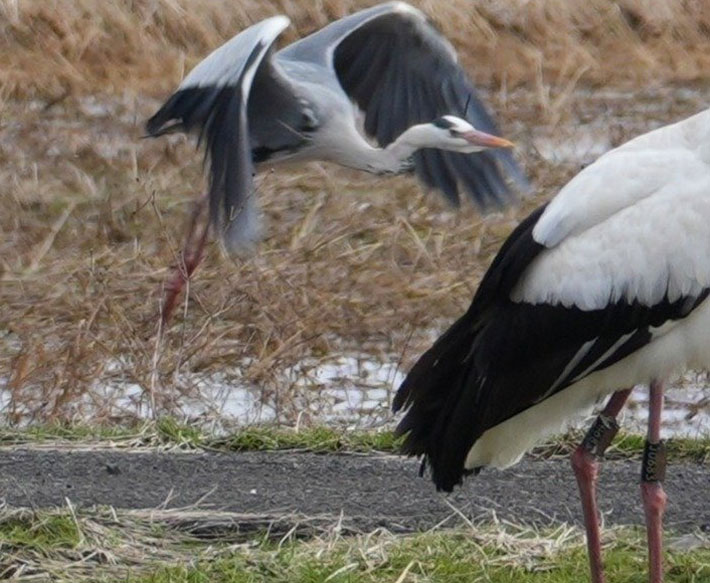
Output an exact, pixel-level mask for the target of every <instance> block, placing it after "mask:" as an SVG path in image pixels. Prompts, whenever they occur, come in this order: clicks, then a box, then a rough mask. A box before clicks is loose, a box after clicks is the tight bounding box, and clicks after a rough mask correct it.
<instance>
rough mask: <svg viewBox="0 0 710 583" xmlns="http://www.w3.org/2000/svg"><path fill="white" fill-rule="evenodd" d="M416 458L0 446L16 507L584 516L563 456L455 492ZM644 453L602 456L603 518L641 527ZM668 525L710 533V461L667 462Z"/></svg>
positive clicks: (419, 522) (308, 520) (4, 492)
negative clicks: (436, 482) (437, 483)
mask: <svg viewBox="0 0 710 583" xmlns="http://www.w3.org/2000/svg"><path fill="white" fill-rule="evenodd" d="M418 470H419V465H418V463H417V461H416V460H412V459H406V458H402V457H397V456H391V455H355V454H350V455H348V454H315V453H305V452H244V453H173V452H154V451H149V452H146V451H144V450H143V451H138V452H134V451H120V450H80V449H79V450H38V449H5V450H1V451H0V499H4V501H5V503H6V504H7V505H9V506H13V507H14V506H25V507H27V506H29V507H38V508H42V507H53V506H65V505H66V503H67V500H69V501H71V503H73V504H74V505H76V506H92V505H111V506H114V507H116V508H128V509H154V508H164V509H170V508H186V507H193V508H200V509H203V510H213V511H215V512H216V511H230V512H233V513H239V514H241V515H243V516H244V525H243V526H244V530H248V527H249V526H250V525H251V527H255V526H256V527H259V526H260V525H263V524H265V523H268V524H274V523H276V522H279V523H281V526H282V527H283V528H288V527H289V525H290V524H292V523H293V524H297V523H300V524H311V525H318V526H319V527H327V526H328V525H335V524H337V525H339V527H340V528H342V529H344V530H346V531H356V532H362V531H370V530H373V529H375V528H378V527H384V528H387V529H389V530H391V531H394V532H412V531H417V530H425V529H429V528H432V527H435V526H437V525H439V524H443V525H446V526H454V525H460V524H461V523H465V522H466V521H469V520H471V521H474V522H485V521H489V520H505V521H511V522H514V523H519V524H526V525H538V526H540V525H549V524H551V523H556V522H567V523H576V524H580V521H581V513H580V510H579V501H578V498H577V490H576V484H575V480H574V477H573V475H572V471H571V469H570V467H569V463H568V461H567V460H565V459H553V460H546V461H534V460H524V461H522V462H521V463H519V464H518V465H516V466H514V467H513V468H510V469H508V470H505V471H496V470H488V471H484V472H482V473H481V474H480V475H479V476H477V477H475V478H469V479H468V480H467V481H466V482H465V484H464V486H463V487H460V488H458V489H457V490H456V491H455V492H454V493H453V494H451V495H444V494H442V493H438V492H436V490H435V488H434V486H433V484H432V483H431V481H430V480H429V479H427V478H420V477H419V475H418ZM638 476H639V461H638V460H615V461H607V462H605V463H604V465H603V468H602V472H601V479H600V487H599V500H600V507H601V510H602V512H603V515H604V521H605V523H606V524H643V511H642V508H641V504H640V497H639V487H638V481H639V478H638ZM666 492H667V493H668V498H669V502H668V508H667V513H666V520H665V523H666V525H667V526H669V527H671V528H673V529H675V530H677V531H679V532H681V533H682V532H691V531H695V530H697V529H700V530H703V531H705V532H710V467H708V465H700V464H694V463H689V462H678V463H671V464H670V465H669V467H668V474H667V479H666Z"/></svg>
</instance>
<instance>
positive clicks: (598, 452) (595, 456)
mask: <svg viewBox="0 0 710 583" xmlns="http://www.w3.org/2000/svg"><path fill="white" fill-rule="evenodd" d="M630 393H631V389H625V390H623V391H617V392H616V393H614V394H613V395H612V396H611V398H610V399H609V402H608V403H607V404H606V407H604V410H603V411H602V412H601V413H600V414H599V416H598V417H597V418H596V419H595V420H594V423H593V424H592V426H591V427H590V429H589V431H588V432H587V434H586V435H585V436H584V439H583V440H582V443H581V444H580V445H579V447H577V449H576V450H575V451H574V453H573V454H572V460H571V461H572V468H573V469H574V475H575V477H576V478H577V485H578V486H579V494H580V498H581V499H582V511H583V513H584V525H585V527H586V530H587V549H588V550H589V566H590V568H591V572H592V583H603V582H604V569H603V567H602V548H601V536H600V532H599V513H598V509H597V498H596V484H597V477H598V475H599V460H600V459H601V458H602V457H603V456H604V451H605V450H606V448H607V447H609V444H611V442H612V440H613V439H614V436H615V435H616V433H617V431H619V424H618V423H617V422H616V416H617V415H618V414H619V411H621V408H622V407H623V406H624V403H626V399H628V398H629V394H630Z"/></svg>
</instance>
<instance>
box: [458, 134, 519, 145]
mask: <svg viewBox="0 0 710 583" xmlns="http://www.w3.org/2000/svg"><path fill="white" fill-rule="evenodd" d="M461 137H462V138H464V139H465V140H467V141H469V142H471V143H472V144H474V145H475V146H481V147H483V148H512V147H513V146H515V144H514V143H513V142H510V141H508V140H506V139H505V138H499V137H498V136H494V135H492V134H487V133H485V132H479V131H478V130H472V131H470V132H466V133H465V134H461Z"/></svg>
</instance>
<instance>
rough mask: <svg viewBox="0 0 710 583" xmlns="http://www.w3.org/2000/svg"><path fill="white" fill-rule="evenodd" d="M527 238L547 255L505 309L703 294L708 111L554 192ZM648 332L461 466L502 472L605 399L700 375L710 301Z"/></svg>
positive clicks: (484, 441)
mask: <svg viewBox="0 0 710 583" xmlns="http://www.w3.org/2000/svg"><path fill="white" fill-rule="evenodd" d="M533 237H534V239H535V240H537V241H538V242H539V243H541V244H543V245H545V247H547V248H548V249H546V250H545V251H543V252H542V253H540V255H539V256H538V257H537V258H536V259H535V260H534V261H533V262H532V263H531V265H530V266H529V267H528V268H527V270H526V271H525V273H524V274H523V276H522V277H521V279H520V280H519V282H518V285H517V286H516V287H515V288H514V289H513V292H512V294H511V298H512V299H513V300H514V301H516V302H529V303H533V304H539V303H551V304H554V303H561V304H564V305H566V306H571V305H574V306H577V307H579V308H582V309H585V310H591V309H603V308H604V307H605V306H606V305H608V304H609V303H610V302H614V301H617V300H619V299H620V298H626V299H628V300H634V299H636V300H638V301H639V302H640V303H642V304H644V305H654V304H655V303H657V302H659V301H660V300H661V299H662V298H664V297H668V298H669V300H671V301H674V300H677V299H678V298H680V297H682V296H686V295H689V294H697V293H699V292H700V290H702V289H704V288H707V287H710V110H708V111H704V112H702V113H699V114H697V115H695V116H693V117H691V118H688V119H686V120H684V121H681V122H679V123H676V124H674V125H671V126H666V127H662V128H660V129H658V130H655V131H652V132H650V133H648V134H645V135H642V136H640V137H638V138H636V139H634V140H631V141H630V142H628V143H626V144H624V145H622V146H621V147H619V148H617V149H615V150H612V151H610V152H608V153H607V154H605V155H603V156H602V157H601V158H599V159H598V160H597V161H596V162H595V163H594V164H592V165H590V166H588V167H587V168H585V169H584V170H583V171H582V172H581V173H580V174H578V175H577V176H576V177H575V178H574V179H573V180H571V181H570V182H569V183H568V184H567V185H566V186H565V187H564V188H563V189H562V190H561V191H560V193H559V194H558V195H557V196H556V197H555V199H554V200H553V201H552V202H551V203H550V204H549V206H548V207H547V209H546V210H545V212H544V213H543V214H542V216H541V217H540V219H539V221H538V222H537V224H536V225H535V228H534V230H533ZM652 333H653V340H652V341H651V342H650V343H649V344H647V345H646V346H644V347H643V348H641V349H639V350H638V351H636V352H634V353H632V354H631V355H629V356H627V357H626V358H623V359H622V360H620V361H618V362H616V363H615V364H613V365H611V366H610V367H608V368H604V369H601V370H597V371H595V372H592V373H591V374H589V375H588V376H584V377H583V378H581V379H580V380H579V381H577V382H575V383H573V384H572V385H570V386H569V387H567V388H565V389H564V390H563V391H561V392H559V393H556V394H554V395H552V396H550V397H549V398H545V399H543V400H541V401H540V402H539V403H538V404H536V405H534V406H533V407H530V408H529V409H526V410H525V411H523V412H522V413H520V414H518V415H516V416H514V417H512V418H510V419H508V420H506V421H504V422H503V423H501V424H499V425H496V426H495V427H493V428H491V429H488V430H487V431H486V432H485V433H484V434H483V435H482V436H481V437H480V438H479V439H478V440H477V441H476V443H475V444H474V445H473V447H472V448H471V450H470V451H469V453H468V455H467V457H466V463H465V465H466V467H467V468H475V467H480V466H493V467H498V468H504V467H507V466H510V465H512V464H514V463H515V462H517V461H518V460H519V459H520V458H521V456H522V455H523V454H524V453H525V452H526V451H527V450H529V449H530V448H531V447H533V446H534V445H535V444H536V443H537V442H539V441H540V440H541V439H542V438H543V437H545V436H548V435H551V434H553V433H558V432H559V431H561V430H563V429H564V428H565V426H566V424H567V423H568V422H569V421H570V420H571V419H574V418H575V417H576V416H579V414H581V413H585V412H588V411H589V410H590V409H591V408H592V406H593V405H594V404H595V403H597V402H598V401H599V400H600V399H601V398H602V397H604V396H605V395H608V394H610V393H612V392H614V391H616V390H618V389H620V388H624V387H630V386H633V385H636V384H648V383H650V382H651V381H652V380H653V379H668V378H669V377H672V376H673V375H674V374H676V373H679V372H682V371H683V370H685V369H687V368H705V367H709V366H710V299H706V300H704V301H703V302H702V303H701V304H700V305H699V306H698V307H697V308H696V309H695V310H693V311H692V313H690V314H689V315H688V316H687V317H685V318H683V319H681V320H675V321H672V322H668V323H666V324H664V325H663V326H661V327H659V328H657V329H653V331H652ZM589 348H590V347H586V349H587V350H589ZM580 350H581V349H580Z"/></svg>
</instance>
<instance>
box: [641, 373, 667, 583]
mask: <svg viewBox="0 0 710 583" xmlns="http://www.w3.org/2000/svg"><path fill="white" fill-rule="evenodd" d="M662 412H663V383H660V382H658V381H653V382H652V383H651V386H650V388H649V405H648V434H647V435H646V448H645V450H644V452H643V466H642V469H641V497H642V499H643V510H644V514H645V515H646V536H647V538H648V571H649V573H648V580H649V582H650V583H662V581H663V511H664V510H665V508H666V493H665V492H664V491H663V479H664V478H665V477H666V448H665V444H664V443H663V441H661V413H662Z"/></svg>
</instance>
